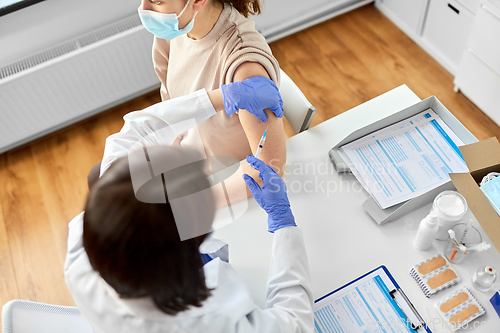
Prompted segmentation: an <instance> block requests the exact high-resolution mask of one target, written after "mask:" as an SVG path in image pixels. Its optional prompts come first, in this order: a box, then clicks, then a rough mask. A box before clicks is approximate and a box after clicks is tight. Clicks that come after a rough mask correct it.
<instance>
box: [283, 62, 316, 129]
mask: <svg viewBox="0 0 500 333" xmlns="http://www.w3.org/2000/svg"><path fill="white" fill-rule="evenodd" d="M280 72H281V81H280V93H281V99H282V100H283V111H284V114H285V118H286V120H287V121H288V123H289V124H290V126H291V127H292V129H293V131H294V132H295V133H300V132H303V131H305V130H306V129H308V128H309V126H311V121H312V119H313V117H314V114H315V113H316V108H315V107H314V106H312V104H311V103H310V102H309V101H308V100H307V98H306V96H304V94H303V93H302V91H301V90H300V89H299V87H297V85H296V84H295V82H293V81H292V79H290V77H289V76H288V75H286V73H285V72H284V71H283V70H282V69H280Z"/></svg>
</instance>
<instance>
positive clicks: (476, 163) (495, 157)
mask: <svg viewBox="0 0 500 333" xmlns="http://www.w3.org/2000/svg"><path fill="white" fill-rule="evenodd" d="M459 148H460V152H461V153H462V156H463V157H464V160H465V163H467V167H468V168H469V171H470V172H474V171H477V170H480V169H484V168H488V167H491V166H494V165H497V164H500V143H498V140H497V138H495V137H493V138H489V139H487V140H483V141H480V142H476V143H472V144H469V145H466V146H461V147H459Z"/></svg>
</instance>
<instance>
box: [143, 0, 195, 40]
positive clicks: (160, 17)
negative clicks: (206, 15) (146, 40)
mask: <svg viewBox="0 0 500 333" xmlns="http://www.w3.org/2000/svg"><path fill="white" fill-rule="evenodd" d="M189 1H191V0H188V2H187V3H186V5H185V6H184V9H183V10H182V11H181V13H180V14H179V15H176V14H163V13H157V12H154V11H151V10H144V9H142V8H141V6H139V8H138V12H139V17H140V19H141V22H142V25H143V26H144V27H145V28H146V30H148V31H149V32H150V33H152V34H153V35H155V36H156V37H158V38H161V39H167V40H172V39H174V38H175V37H178V36H181V35H183V34H187V33H188V32H190V31H191V29H193V25H194V18H195V17H196V14H198V12H196V13H195V14H194V16H193V19H192V20H191V22H189V23H188V25H186V27H184V28H183V29H179V20H178V18H179V17H181V15H182V14H183V13H184V11H185V10H186V8H187V6H188V4H189Z"/></svg>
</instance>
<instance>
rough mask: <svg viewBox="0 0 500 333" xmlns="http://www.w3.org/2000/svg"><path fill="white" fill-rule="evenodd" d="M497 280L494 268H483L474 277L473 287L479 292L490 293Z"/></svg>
mask: <svg viewBox="0 0 500 333" xmlns="http://www.w3.org/2000/svg"><path fill="white" fill-rule="evenodd" d="M496 279H497V275H496V271H495V269H494V268H493V267H491V266H482V267H479V268H478V270H477V271H476V272H475V273H474V275H472V285H473V286H474V288H476V289H477V290H479V291H488V290H490V288H491V286H492V285H493V283H495V280H496Z"/></svg>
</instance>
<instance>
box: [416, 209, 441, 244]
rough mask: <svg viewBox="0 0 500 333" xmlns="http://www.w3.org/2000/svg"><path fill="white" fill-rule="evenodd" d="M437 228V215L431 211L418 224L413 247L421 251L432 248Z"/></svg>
mask: <svg viewBox="0 0 500 333" xmlns="http://www.w3.org/2000/svg"><path fill="white" fill-rule="evenodd" d="M438 228H439V226H438V215H437V213H436V212H435V211H431V212H430V213H429V214H428V215H427V216H426V217H425V218H424V219H423V220H422V221H421V222H420V225H419V226H418V230H417V235H416V236H415V240H414V241H413V245H415V247H416V248H417V249H419V250H421V251H425V250H428V249H429V248H430V247H431V246H432V242H433V241H434V237H435V236H436V232H437V231H438Z"/></svg>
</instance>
